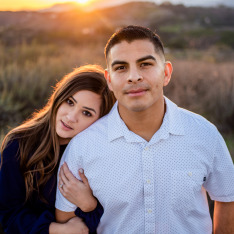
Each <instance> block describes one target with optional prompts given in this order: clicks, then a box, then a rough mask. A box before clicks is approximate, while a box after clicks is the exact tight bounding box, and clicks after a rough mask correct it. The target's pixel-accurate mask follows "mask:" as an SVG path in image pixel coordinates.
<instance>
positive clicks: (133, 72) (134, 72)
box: [127, 68, 143, 83]
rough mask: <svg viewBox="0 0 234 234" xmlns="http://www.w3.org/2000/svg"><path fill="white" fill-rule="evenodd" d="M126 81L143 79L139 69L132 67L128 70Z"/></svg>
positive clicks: (135, 81)
mask: <svg viewBox="0 0 234 234" xmlns="http://www.w3.org/2000/svg"><path fill="white" fill-rule="evenodd" d="M127 81H128V83H137V82H141V81H143V76H142V75H141V74H140V73H139V71H138V70H137V69H136V68H134V69H131V70H130V71H129V75H128V80H127Z"/></svg>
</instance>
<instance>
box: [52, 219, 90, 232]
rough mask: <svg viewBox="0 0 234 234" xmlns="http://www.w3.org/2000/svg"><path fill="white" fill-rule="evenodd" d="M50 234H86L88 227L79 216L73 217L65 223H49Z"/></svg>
mask: <svg viewBox="0 0 234 234" xmlns="http://www.w3.org/2000/svg"><path fill="white" fill-rule="evenodd" d="M49 233H50V234H64V233H66V234H88V233H89V229H88V227H87V226H86V225H85V223H84V222H83V221H82V219H81V218H78V217H73V218H71V219H70V220H69V221H68V222H66V223H51V224H50V226H49Z"/></svg>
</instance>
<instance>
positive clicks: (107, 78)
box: [104, 69, 113, 91]
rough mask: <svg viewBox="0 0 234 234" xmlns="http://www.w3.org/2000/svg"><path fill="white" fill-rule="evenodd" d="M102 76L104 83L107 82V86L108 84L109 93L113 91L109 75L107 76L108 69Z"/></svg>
mask: <svg viewBox="0 0 234 234" xmlns="http://www.w3.org/2000/svg"><path fill="white" fill-rule="evenodd" d="M104 75H105V78H106V81H107V84H108V87H109V89H110V90H111V91H113V90H112V86H111V78H110V74H109V72H108V69H105V73H104Z"/></svg>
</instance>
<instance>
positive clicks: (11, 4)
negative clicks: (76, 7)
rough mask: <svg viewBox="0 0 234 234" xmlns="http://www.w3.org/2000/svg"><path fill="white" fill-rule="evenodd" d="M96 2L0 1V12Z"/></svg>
mask: <svg viewBox="0 0 234 234" xmlns="http://www.w3.org/2000/svg"><path fill="white" fill-rule="evenodd" d="M93 1H97V0H76V1H73V0H70V1H66V0H0V11H6V10H11V11H16V10H34V9H41V8H46V7H50V6H51V5H53V4H56V3H64V2H77V3H81V4H83V3H84V2H87V3H88V2H93Z"/></svg>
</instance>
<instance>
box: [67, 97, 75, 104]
mask: <svg viewBox="0 0 234 234" xmlns="http://www.w3.org/2000/svg"><path fill="white" fill-rule="evenodd" d="M66 103H67V104H68V105H70V106H71V105H73V104H74V103H73V101H72V100H71V99H69V98H68V99H67V100H66Z"/></svg>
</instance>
